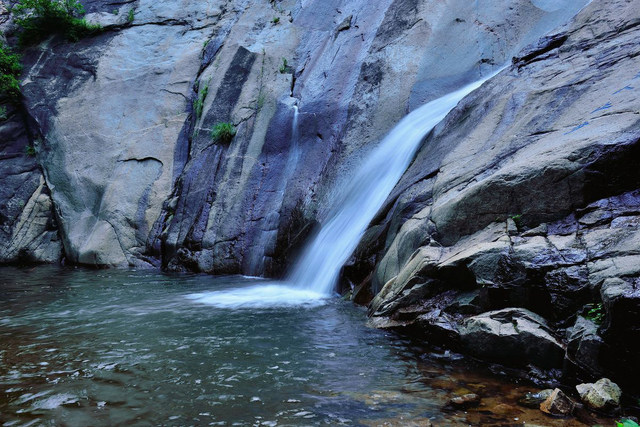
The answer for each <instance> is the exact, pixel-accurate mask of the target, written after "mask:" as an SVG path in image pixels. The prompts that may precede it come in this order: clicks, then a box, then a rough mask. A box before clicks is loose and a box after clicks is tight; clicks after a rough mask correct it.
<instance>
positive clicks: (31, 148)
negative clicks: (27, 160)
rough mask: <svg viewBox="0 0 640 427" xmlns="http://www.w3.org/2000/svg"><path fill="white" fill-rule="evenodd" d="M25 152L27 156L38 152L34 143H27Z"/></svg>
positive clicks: (32, 155)
mask: <svg viewBox="0 0 640 427" xmlns="http://www.w3.org/2000/svg"><path fill="white" fill-rule="evenodd" d="M24 152H25V153H26V155H27V156H29V157H34V156H35V155H36V154H37V153H38V152H37V151H36V148H35V147H34V146H32V145H27V146H26V147H25V149H24Z"/></svg>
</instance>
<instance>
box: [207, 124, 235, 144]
mask: <svg viewBox="0 0 640 427" xmlns="http://www.w3.org/2000/svg"><path fill="white" fill-rule="evenodd" d="M234 136H236V128H235V126H233V123H227V122H222V123H218V124H216V125H215V126H214V127H213V130H212V131H211V138H212V139H213V140H214V141H215V142H218V143H221V144H228V143H230V142H231V140H232V139H233V137H234Z"/></svg>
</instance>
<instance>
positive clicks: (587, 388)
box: [576, 378, 622, 410]
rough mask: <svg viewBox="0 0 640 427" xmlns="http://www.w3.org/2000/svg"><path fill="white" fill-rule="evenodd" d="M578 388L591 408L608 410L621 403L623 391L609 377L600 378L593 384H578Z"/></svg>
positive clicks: (582, 397)
mask: <svg viewBox="0 0 640 427" xmlns="http://www.w3.org/2000/svg"><path fill="white" fill-rule="evenodd" d="M576 390H578V394H579V395H580V399H582V401H583V402H584V403H585V404H587V405H588V406H589V407H590V408H593V409H599V410H607V409H613V408H616V407H618V406H619V405H620V396H622V391H621V390H620V387H618V385H617V384H616V383H614V382H612V381H611V380H610V379H608V378H602V379H599V380H598V381H596V382H595V383H593V384H578V385H577V386H576Z"/></svg>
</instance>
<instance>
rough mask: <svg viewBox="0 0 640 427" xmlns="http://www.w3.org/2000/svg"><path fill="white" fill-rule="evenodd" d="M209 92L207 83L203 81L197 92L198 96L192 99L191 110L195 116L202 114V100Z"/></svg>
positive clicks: (198, 116)
mask: <svg viewBox="0 0 640 427" xmlns="http://www.w3.org/2000/svg"><path fill="white" fill-rule="evenodd" d="M208 94H209V83H205V84H204V86H203V87H202V90H201V91H200V93H199V94H198V97H197V98H196V99H195V100H194V101H193V112H194V113H195V114H196V118H198V119H199V118H200V117H201V116H202V110H203V109H204V100H205V98H206V97H207V95H208Z"/></svg>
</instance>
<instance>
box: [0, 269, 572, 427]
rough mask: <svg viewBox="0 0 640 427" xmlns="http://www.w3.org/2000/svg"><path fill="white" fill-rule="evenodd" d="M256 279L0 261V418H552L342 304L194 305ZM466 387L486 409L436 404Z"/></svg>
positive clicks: (284, 421) (6, 421)
mask: <svg viewBox="0 0 640 427" xmlns="http://www.w3.org/2000/svg"><path fill="white" fill-rule="evenodd" d="M262 283H264V281H261V280H258V279H252V278H243V277H211V276H205V275H165V274H161V273H157V272H149V271H138V272H137V271H113V270H98V271H96V270H83V269H64V268H57V267H37V268H32V269H17V268H8V267H5V268H0V424H2V425H5V426H9V425H72V426H75V425H78V426H85V425H94V426H95V425H269V426H275V425H411V424H410V423H411V422H413V423H417V425H420V423H421V422H425V420H426V419H431V420H432V421H434V423H436V425H438V423H440V425H468V424H474V425H483V424H485V421H486V420H488V419H490V420H492V422H499V423H503V424H499V425H522V423H523V421H525V420H529V421H536V423H537V424H542V425H552V424H556V422H555V421H554V420H552V419H545V417H544V416H543V415H542V414H540V413H539V412H538V411H529V410H525V409H523V408H519V407H517V405H515V404H514V402H515V400H517V397H519V396H521V395H522V394H523V393H524V392H526V391H530V390H533V389H532V388H530V387H527V386H522V385H517V384H511V383H509V382H507V381H506V380H503V379H498V378H494V377H491V376H488V375H487V374H485V373H481V372H478V371H476V370H473V369H468V368H465V367H463V366H453V365H451V364H450V363H449V362H442V363H437V362H433V361H425V360H422V359H421V358H420V357H418V356H417V355H416V353H415V351H413V350H411V348H410V346H408V343H407V342H406V341H404V340H402V339H401V338H399V337H396V336H394V335H391V334H390V333H387V332H383V331H379V330H375V329H370V328H367V327H366V326H365V323H366V314H365V312H364V310H363V309H361V308H358V307H355V306H353V305H352V304H351V303H348V302H344V301H341V300H339V299H326V300H317V299H314V303H312V304H303V305H281V306H272V307H269V306H266V307H264V306H263V307H260V306H256V305H255V304H253V305H252V304H249V305H248V306H240V307H238V306H234V305H232V306H231V307H235V308H229V307H225V306H224V304H223V306H212V305H210V304H209V303H208V302H211V301H209V300H208V298H209V299H210V298H212V295H213V296H215V294H210V292H212V291H216V292H218V291H231V293H230V294H231V295H234V294H235V293H237V291H238V290H239V289H245V288H251V287H254V286H256V285H260V284H262ZM240 294H241V295H242V294H243V292H240ZM227 295H228V294H227ZM214 299H215V298H214ZM468 391H475V392H480V393H481V394H482V395H483V399H485V401H486V402H488V403H487V404H483V405H484V406H483V407H482V408H480V409H479V410H475V412H474V411H469V412H467V413H465V412H458V413H456V412H447V411H444V410H443V407H444V406H445V404H446V403H447V401H448V400H449V399H450V398H451V397H452V396H454V395H456V394H460V393H464V392H468ZM491 399H494V401H493V403H491V402H492V400H491ZM487 405H489V406H487ZM496 407H498V408H499V409H496ZM540 417H542V418H540ZM540 420H542V421H540ZM504 423H506V424H504ZM496 425H498V424H496ZM557 425H572V424H566V423H565V422H564V421H562V424H557ZM576 425H579V424H576Z"/></svg>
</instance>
